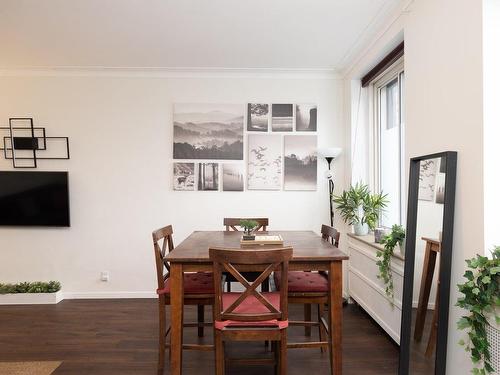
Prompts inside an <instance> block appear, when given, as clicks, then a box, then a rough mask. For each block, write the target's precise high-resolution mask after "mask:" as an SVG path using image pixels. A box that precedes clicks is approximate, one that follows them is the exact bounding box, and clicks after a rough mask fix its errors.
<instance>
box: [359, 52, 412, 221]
mask: <svg viewBox="0 0 500 375" xmlns="http://www.w3.org/2000/svg"><path fill="white" fill-rule="evenodd" d="M403 72H404V56H402V57H401V58H399V59H398V60H397V61H396V62H394V64H392V65H391V66H390V67H389V68H387V69H386V70H384V71H383V72H382V73H381V74H380V75H379V76H378V77H377V78H376V79H374V80H373V82H372V83H370V85H369V90H368V99H369V100H368V103H369V113H370V116H369V121H370V124H369V129H370V133H369V139H370V142H369V145H370V146H369V147H370V149H369V155H370V160H371V163H370V181H369V184H370V187H371V188H372V190H373V191H375V192H380V170H379V164H380V153H379V149H380V125H379V120H380V111H379V106H378V103H379V89H380V88H381V87H383V86H385V85H386V84H387V83H389V82H390V81H392V80H394V79H395V78H397V79H398V80H399V77H400V74H401V73H403ZM403 89H404V87H403ZM400 103H401V98H400ZM403 104H404V103H403ZM403 113H406V111H405V110H403V109H402V108H400V116H401V124H400V137H401V146H402V147H403V149H402V150H400V153H401V162H400V192H401V193H400V195H401V202H400V217H401V224H403V225H404V224H405V223H406V212H405V207H406V191H405V178H406V177H405V160H404V156H405V151H404V146H405V145H404V140H405V136H404V134H405V126H404V125H405V119H404V118H403Z"/></svg>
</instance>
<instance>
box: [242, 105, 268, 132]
mask: <svg viewBox="0 0 500 375" xmlns="http://www.w3.org/2000/svg"><path fill="white" fill-rule="evenodd" d="M268 126H269V104H256V103H248V107H247V131H249V132H267V129H268Z"/></svg>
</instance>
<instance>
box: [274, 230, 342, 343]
mask: <svg viewBox="0 0 500 375" xmlns="http://www.w3.org/2000/svg"><path fill="white" fill-rule="evenodd" d="M321 237H322V238H323V240H325V241H328V242H331V243H332V244H333V245H334V246H335V247H338V246H339V239H340V233H339V232H338V231H337V230H336V229H335V228H333V227H330V226H328V225H322V226H321ZM281 279H282V275H281V274H280V273H279V272H275V273H274V284H275V286H276V288H277V289H278V290H281V289H282V288H283V287H284V286H283V284H282V283H281ZM288 301H289V303H296V304H303V305H304V320H303V321H302V322H298V321H290V325H303V326H304V331H305V335H306V336H311V327H312V326H318V330H319V340H320V341H318V342H313V343H310V342H309V343H296V344H293V347H294V348H306V347H309V348H312V347H318V346H319V347H320V348H321V351H322V352H323V351H324V348H325V347H328V342H327V335H328V323H327V322H326V321H325V319H324V317H323V315H324V312H325V305H326V304H327V302H328V275H327V274H326V273H325V272H309V271H291V272H288ZM313 304H315V305H317V313H318V320H317V321H312V305H313Z"/></svg>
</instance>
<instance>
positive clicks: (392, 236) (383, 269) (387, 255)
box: [377, 225, 406, 303]
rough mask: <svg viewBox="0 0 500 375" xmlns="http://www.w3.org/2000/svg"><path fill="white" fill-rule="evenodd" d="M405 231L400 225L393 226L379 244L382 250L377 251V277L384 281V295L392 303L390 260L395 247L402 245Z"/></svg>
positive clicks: (392, 285) (392, 286) (392, 289)
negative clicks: (382, 247) (382, 246)
mask: <svg viewBox="0 0 500 375" xmlns="http://www.w3.org/2000/svg"><path fill="white" fill-rule="evenodd" d="M405 236H406V234H405V229H404V228H403V227H402V226H401V225H393V226H392V229H391V232H390V233H389V234H388V235H386V236H384V237H383V238H382V240H381V241H380V243H381V244H382V245H384V250H378V251H377V258H381V259H380V260H378V261H377V266H378V271H379V274H378V275H377V277H378V278H379V279H381V280H383V281H384V284H385V294H386V295H387V297H389V298H390V300H391V303H394V282H393V280H392V268H391V259H392V254H394V248H395V247H396V245H400V246H401V245H402V244H403V242H404V240H405Z"/></svg>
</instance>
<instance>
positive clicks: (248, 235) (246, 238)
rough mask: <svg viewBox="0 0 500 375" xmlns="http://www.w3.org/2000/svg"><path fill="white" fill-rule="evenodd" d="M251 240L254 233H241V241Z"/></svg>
mask: <svg viewBox="0 0 500 375" xmlns="http://www.w3.org/2000/svg"><path fill="white" fill-rule="evenodd" d="M253 240H255V235H254V234H244V235H243V241H253Z"/></svg>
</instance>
